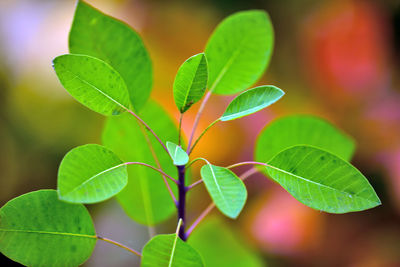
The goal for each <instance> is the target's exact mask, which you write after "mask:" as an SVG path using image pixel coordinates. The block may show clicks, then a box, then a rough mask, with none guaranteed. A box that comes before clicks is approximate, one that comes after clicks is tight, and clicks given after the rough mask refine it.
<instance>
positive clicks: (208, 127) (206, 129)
mask: <svg viewBox="0 0 400 267" xmlns="http://www.w3.org/2000/svg"><path fill="white" fill-rule="evenodd" d="M217 122H219V119H216V120H215V121H213V122H212V123H211V124H210V125H208V126H207V128H205V129H204V131H203V132H202V133H201V134H200V136H199V137H198V138H197V139H196V142H194V144H193V146H192V147H191V148H190V150H189V152H188V155H190V153H192V151H193V149H194V148H195V146H196V145H197V143H198V142H199V141H200V139H201V138H202V137H203V135H205V133H206V132H207V131H208V130H209V129H210V128H211V127H212V126H213V125H214V124H216V123H217Z"/></svg>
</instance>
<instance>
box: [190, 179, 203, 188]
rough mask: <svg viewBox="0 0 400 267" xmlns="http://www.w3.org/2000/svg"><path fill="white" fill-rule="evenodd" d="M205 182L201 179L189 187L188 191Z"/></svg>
mask: <svg viewBox="0 0 400 267" xmlns="http://www.w3.org/2000/svg"><path fill="white" fill-rule="evenodd" d="M202 182H203V179H199V180H197V181H196V182H194V183H193V184H191V185H189V186H188V187H187V188H188V190H190V189H192V188H193V187H195V186H196V185H198V184H201V183H202Z"/></svg>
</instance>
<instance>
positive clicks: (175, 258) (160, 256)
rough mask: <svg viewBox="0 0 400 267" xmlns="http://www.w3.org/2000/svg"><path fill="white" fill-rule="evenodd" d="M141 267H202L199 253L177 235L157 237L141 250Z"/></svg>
mask: <svg viewBox="0 0 400 267" xmlns="http://www.w3.org/2000/svg"><path fill="white" fill-rule="evenodd" d="M141 266H142V267H159V266H168V267H202V266H204V264H203V261H202V259H201V256H200V255H199V253H198V252H197V251H196V250H195V249H194V248H192V246H190V245H189V244H188V243H186V242H183V241H182V240H181V239H180V238H179V237H178V235H177V234H169V235H157V236H155V237H153V238H152V239H151V240H150V241H149V242H148V243H147V244H146V245H145V246H144V248H143V252H142V264H141Z"/></svg>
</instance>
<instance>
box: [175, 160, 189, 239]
mask: <svg viewBox="0 0 400 267" xmlns="http://www.w3.org/2000/svg"><path fill="white" fill-rule="evenodd" d="M177 168H178V192H179V198H178V205H177V209H178V222H179V220H182V224H181V227H180V229H179V234H178V236H179V237H180V238H181V239H182V240H183V241H186V238H187V237H186V233H185V224H186V220H185V208H186V207H185V205H186V192H187V188H186V186H185V166H177Z"/></svg>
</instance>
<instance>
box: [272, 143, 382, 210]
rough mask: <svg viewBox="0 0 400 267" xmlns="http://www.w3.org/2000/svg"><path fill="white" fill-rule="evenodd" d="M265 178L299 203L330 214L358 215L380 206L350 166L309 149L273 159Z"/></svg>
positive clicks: (292, 150) (297, 148)
mask: <svg viewBox="0 0 400 267" xmlns="http://www.w3.org/2000/svg"><path fill="white" fill-rule="evenodd" d="M267 172H268V174H269V175H270V176H271V177H272V179H274V180H275V181H276V182H278V183H279V184H280V185H281V186H282V187H283V188H285V189H286V190H287V191H288V192H289V193H290V194H291V195H293V196H294V197H295V198H296V199H297V200H298V201H300V202H301V203H303V204H305V205H307V206H309V207H311V208H314V209H317V210H322V211H326V212H330V213H346V212H353V211H361V210H366V209H370V208H373V207H376V206H378V205H380V204H381V202H380V200H379V198H378V196H377V195H376V193H375V191H374V189H373V188H372V186H371V185H370V184H369V182H368V180H367V179H366V178H365V177H364V176H363V175H362V174H361V173H360V172H359V171H358V170H357V169H356V168H355V167H353V166H352V165H351V164H350V163H348V162H347V161H344V160H342V159H341V158H339V157H337V156H335V155H333V154H331V153H329V152H326V151H323V150H320V149H318V148H315V147H311V146H294V147H291V148H288V149H286V150H284V151H282V152H280V153H279V154H278V155H276V156H275V157H274V158H273V159H272V160H271V161H270V162H268V166H267Z"/></svg>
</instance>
